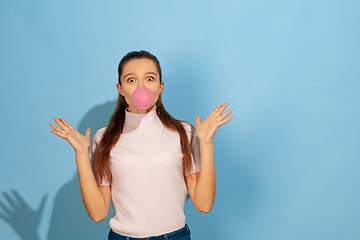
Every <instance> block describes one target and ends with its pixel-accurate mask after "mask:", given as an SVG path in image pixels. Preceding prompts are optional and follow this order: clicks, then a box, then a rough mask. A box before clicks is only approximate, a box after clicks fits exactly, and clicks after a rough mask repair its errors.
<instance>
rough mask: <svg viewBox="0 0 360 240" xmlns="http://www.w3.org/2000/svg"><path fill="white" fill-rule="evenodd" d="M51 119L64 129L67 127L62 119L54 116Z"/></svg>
mask: <svg viewBox="0 0 360 240" xmlns="http://www.w3.org/2000/svg"><path fill="white" fill-rule="evenodd" d="M53 119H54V121H55V122H56V123H57V124H58V125H59V126H60V127H61V128H62V129H64V130H67V129H68V127H67V126H66V125H65V124H64V123H63V122H62V121H60V119H58V118H56V117H54V118H53Z"/></svg>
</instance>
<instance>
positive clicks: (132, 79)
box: [127, 78, 135, 82]
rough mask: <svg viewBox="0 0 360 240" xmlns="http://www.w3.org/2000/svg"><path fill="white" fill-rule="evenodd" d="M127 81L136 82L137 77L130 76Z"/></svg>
mask: <svg viewBox="0 0 360 240" xmlns="http://www.w3.org/2000/svg"><path fill="white" fill-rule="evenodd" d="M127 81H128V82H135V79H134V78H129V79H128V80H127Z"/></svg>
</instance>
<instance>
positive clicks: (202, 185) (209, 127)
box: [186, 103, 233, 213]
mask: <svg viewBox="0 0 360 240" xmlns="http://www.w3.org/2000/svg"><path fill="white" fill-rule="evenodd" d="M227 105H228V103H225V104H221V105H219V106H218V107H217V108H216V109H215V110H214V111H213V112H212V113H211V114H210V115H209V116H208V117H207V118H206V119H205V120H204V122H203V123H201V119H200V117H199V116H196V127H195V128H196V135H197V137H198V139H199V144H200V172H198V173H194V174H191V175H188V176H186V183H187V187H188V190H189V195H190V198H191V201H192V203H193V204H194V206H195V208H196V209H197V210H198V211H200V212H204V213H207V212H209V211H210V210H211V209H212V207H213V205H214V201H215V193H216V177H215V163H214V144H213V138H214V135H215V132H216V130H217V129H218V128H219V127H220V126H222V125H224V124H225V123H227V122H228V121H230V120H231V119H232V118H233V117H228V118H226V117H227V116H228V115H229V114H230V113H231V112H232V109H230V110H228V111H226V112H225V113H224V114H223V111H224V110H225V108H226V107H227Z"/></svg>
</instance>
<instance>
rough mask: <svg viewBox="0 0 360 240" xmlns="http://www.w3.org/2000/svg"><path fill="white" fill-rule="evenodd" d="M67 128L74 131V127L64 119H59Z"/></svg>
mask: <svg viewBox="0 0 360 240" xmlns="http://www.w3.org/2000/svg"><path fill="white" fill-rule="evenodd" d="M59 120H60V121H61V122H62V123H63V124H64V125H65V126H67V127H68V128H69V129H73V127H72V126H71V125H70V124H69V123H68V122H66V121H65V120H64V119H62V118H60V119H59Z"/></svg>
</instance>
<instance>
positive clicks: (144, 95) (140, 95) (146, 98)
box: [131, 87, 154, 110]
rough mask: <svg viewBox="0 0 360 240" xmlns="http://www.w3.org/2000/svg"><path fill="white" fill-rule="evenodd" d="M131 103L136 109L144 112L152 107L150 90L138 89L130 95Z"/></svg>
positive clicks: (152, 98)
mask: <svg viewBox="0 0 360 240" xmlns="http://www.w3.org/2000/svg"><path fill="white" fill-rule="evenodd" d="M131 102H132V103H133V104H134V106H135V107H136V108H137V109H140V110H145V109H148V108H149V107H151V106H152V105H153V102H154V95H153V93H152V92H151V90H150V89H148V88H146V87H139V88H137V89H135V91H134V92H133V93H132V95H131Z"/></svg>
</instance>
